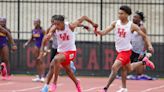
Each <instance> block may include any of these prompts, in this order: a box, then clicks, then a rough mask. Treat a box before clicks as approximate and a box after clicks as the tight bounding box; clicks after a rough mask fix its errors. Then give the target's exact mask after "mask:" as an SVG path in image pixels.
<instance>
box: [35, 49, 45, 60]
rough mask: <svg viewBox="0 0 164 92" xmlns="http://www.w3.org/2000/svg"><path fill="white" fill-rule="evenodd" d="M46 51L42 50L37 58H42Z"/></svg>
mask: <svg viewBox="0 0 164 92" xmlns="http://www.w3.org/2000/svg"><path fill="white" fill-rule="evenodd" d="M43 55H44V52H42V51H41V52H40V53H39V56H38V57H37V59H36V60H41V59H42V58H43Z"/></svg>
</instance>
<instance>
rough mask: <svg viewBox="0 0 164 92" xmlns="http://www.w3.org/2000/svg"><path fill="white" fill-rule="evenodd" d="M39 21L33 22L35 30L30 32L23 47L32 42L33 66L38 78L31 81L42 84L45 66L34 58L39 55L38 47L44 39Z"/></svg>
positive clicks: (43, 32)
mask: <svg viewBox="0 0 164 92" xmlns="http://www.w3.org/2000/svg"><path fill="white" fill-rule="evenodd" d="M40 24H41V21H40V19H35V20H34V26H35V28H34V29H33V30H32V35H31V38H30V39H29V40H28V41H27V42H26V43H25V44H24V47H26V46H27V45H28V44H29V43H30V42H32V41H34V45H35V46H34V50H33V52H34V56H35V61H36V63H35V66H36V69H37V73H38V76H37V77H36V78H34V79H32V81H34V82H44V73H45V64H44V62H43V60H36V58H37V57H38V56H39V53H40V47H41V44H42V39H43V37H44V34H45V31H44V30H43V28H42V27H41V26H40Z"/></svg>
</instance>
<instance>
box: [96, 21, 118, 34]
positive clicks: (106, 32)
mask: <svg viewBox="0 0 164 92" xmlns="http://www.w3.org/2000/svg"><path fill="white" fill-rule="evenodd" d="M115 25H116V22H112V23H111V25H110V26H107V27H106V29H105V30H104V31H96V34H98V35H102V36H103V35H106V34H108V33H109V32H111V31H112V30H113V29H114V28H115Z"/></svg>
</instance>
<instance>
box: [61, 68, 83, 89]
mask: <svg viewBox="0 0 164 92" xmlns="http://www.w3.org/2000/svg"><path fill="white" fill-rule="evenodd" d="M63 67H64V69H65V70H66V73H67V74H68V76H69V77H70V78H71V79H72V81H73V82H74V83H75V85H76V88H77V90H78V92H81V86H80V83H79V82H78V80H77V79H76V77H75V75H74V73H73V71H72V70H71V67H70V65H65V66H63Z"/></svg>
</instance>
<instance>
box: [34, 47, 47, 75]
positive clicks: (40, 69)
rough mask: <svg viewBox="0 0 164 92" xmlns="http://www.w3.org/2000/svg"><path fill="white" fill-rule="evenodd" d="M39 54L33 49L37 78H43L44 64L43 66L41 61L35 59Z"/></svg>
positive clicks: (38, 51) (37, 49) (37, 50)
mask: <svg viewBox="0 0 164 92" xmlns="http://www.w3.org/2000/svg"><path fill="white" fill-rule="evenodd" d="M39 53H40V50H39V48H37V47H34V56H35V59H36V64H35V65H36V69H37V72H38V74H39V78H42V77H44V73H45V64H44V62H43V60H42V59H40V60H37V57H38V56H39Z"/></svg>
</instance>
